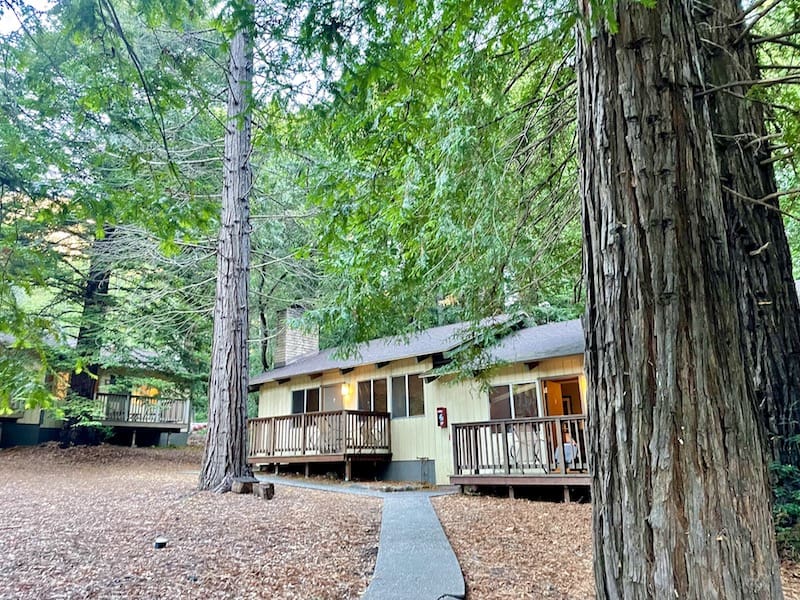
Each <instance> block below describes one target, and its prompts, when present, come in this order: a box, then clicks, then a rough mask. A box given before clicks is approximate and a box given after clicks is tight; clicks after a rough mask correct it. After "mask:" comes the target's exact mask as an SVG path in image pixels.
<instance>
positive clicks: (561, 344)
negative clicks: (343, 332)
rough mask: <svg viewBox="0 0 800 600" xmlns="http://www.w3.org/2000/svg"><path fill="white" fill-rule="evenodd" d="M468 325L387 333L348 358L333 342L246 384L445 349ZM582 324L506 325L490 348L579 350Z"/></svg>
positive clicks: (503, 357)
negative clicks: (339, 355)
mask: <svg viewBox="0 0 800 600" xmlns="http://www.w3.org/2000/svg"><path fill="white" fill-rule="evenodd" d="M470 331H472V327H471V325H470V323H456V324H455V325H444V326H442V327H433V328H431V329H426V330H424V331H420V332H419V333H415V334H412V335H409V336H407V337H406V336H392V337H385V338H380V339H377V340H372V341H369V342H365V343H363V344H359V345H358V346H357V347H356V349H355V353H354V354H353V356H352V357H351V358H346V359H336V358H334V356H335V354H336V350H337V349H336V348H330V349H328V350H321V351H320V352H315V353H314V354H309V355H306V356H303V357H301V358H299V359H297V360H296V361H294V362H292V363H290V364H288V365H286V366H284V367H279V368H277V369H272V370H271V371H267V372H265V373H262V374H261V375H258V376H257V377H254V378H252V379H251V380H250V386H251V388H255V387H257V386H259V385H261V384H262V383H267V382H269V381H278V380H285V379H289V378H291V377H296V376H299V375H311V374H315V373H323V372H325V371H331V370H334V369H352V368H354V367H360V366H363V365H369V364H376V363H387V362H391V361H394V360H402V359H406V358H414V357H423V356H429V355H432V354H438V353H445V352H448V351H451V350H454V349H455V348H458V347H459V346H461V345H462V344H464V343H465V341H467V340H465V337H468V336H469V333H470ZM582 352H583V329H582V328H581V324H580V321H579V320H577V319H576V320H574V321H566V322H562V323H549V324H547V325H541V326H538V327H527V328H524V329H518V330H517V331H512V332H511V333H510V334H509V335H507V336H506V337H505V338H504V339H503V340H501V341H500V343H499V344H498V345H497V346H495V347H494V348H492V350H491V352H490V354H491V356H492V358H493V362H496V363H501V362H525V361H534V360H542V359H544V358H556V357H559V356H569V355H572V354H581V353H582Z"/></svg>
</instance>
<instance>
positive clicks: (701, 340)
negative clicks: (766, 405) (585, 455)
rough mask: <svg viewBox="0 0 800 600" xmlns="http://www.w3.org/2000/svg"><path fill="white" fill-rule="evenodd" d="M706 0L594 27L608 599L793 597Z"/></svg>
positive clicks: (589, 79)
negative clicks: (699, 5) (746, 310)
mask: <svg viewBox="0 0 800 600" xmlns="http://www.w3.org/2000/svg"><path fill="white" fill-rule="evenodd" d="M691 5H692V3H691V2H688V1H687V0H678V1H674V2H659V3H657V6H656V8H655V9H653V10H650V9H647V8H645V7H644V6H642V4H640V3H637V2H629V1H622V2H619V4H618V5H617V7H616V15H617V20H618V23H619V29H618V32H617V33H616V34H612V33H611V32H610V31H609V29H608V27H607V26H605V25H604V24H597V25H594V26H593V28H591V29H590V28H589V27H588V26H586V27H581V29H580V33H579V44H578V46H579V63H578V72H579V101H578V117H579V128H580V129H579V140H580V142H579V144H580V145H579V154H580V167H581V171H580V178H581V181H580V185H581V194H582V198H583V228H584V244H585V248H584V257H585V258H584V260H585V265H584V268H585V273H586V280H587V281H586V287H587V310H586V316H585V319H586V322H585V330H586V372H587V378H588V383H589V428H590V444H591V454H590V455H591V456H592V457H593V458H594V464H593V469H592V471H593V473H592V502H593V526H594V546H595V547H594V551H595V580H596V584H597V585H596V588H597V596H598V598H600V599H613V600H617V599H635V598H636V599H638V598H642V599H644V598H647V599H651V598H655V599H664V600H667V599H670V600H674V599H675V598H681V599H714V598H720V599H735V598H742V599H745V598H747V599H753V598H770V599H774V598H782V592H781V583H780V572H779V563H778V559H777V553H776V550H775V543H774V536H773V531H772V519H771V515H770V502H769V485H768V473H767V470H766V467H765V450H764V446H763V435H762V430H761V427H760V423H759V419H758V411H757V407H756V404H755V393H754V390H753V385H752V383H751V382H750V381H749V380H748V378H747V376H746V373H745V372H744V370H743V369H742V363H743V357H742V347H743V344H742V343H741V339H742V335H743V333H742V331H741V328H740V324H739V318H738V312H737V310H736V303H737V300H736V296H735V292H736V283H735V281H734V279H735V276H734V271H733V269H734V258H733V257H732V256H731V253H730V251H729V248H728V244H727V236H726V221H725V213H724V204H723V198H722V192H721V183H720V174H719V166H718V162H717V156H716V153H715V142H714V138H713V132H712V129H711V125H710V114H709V107H708V98H707V96H703V95H702V94H701V92H703V86H702V81H703V73H702V67H701V52H700V48H699V44H700V42H699V39H698V36H697V35H696V31H695V29H694V20H693V19H694V17H693V15H692V12H691ZM585 6H588V3H585ZM587 10H588V9H587ZM587 16H588V15H587Z"/></svg>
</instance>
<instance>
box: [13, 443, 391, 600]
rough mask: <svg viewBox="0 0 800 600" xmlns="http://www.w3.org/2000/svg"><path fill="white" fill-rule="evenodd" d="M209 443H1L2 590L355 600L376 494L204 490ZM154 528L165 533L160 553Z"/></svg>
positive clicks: (377, 508)
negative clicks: (203, 460)
mask: <svg viewBox="0 0 800 600" xmlns="http://www.w3.org/2000/svg"><path fill="white" fill-rule="evenodd" d="M201 453H202V450H201V449H197V448H188V449H180V450H171V449H131V448H120V447H112V446H100V447H97V448H71V449H67V450H60V449H58V448H56V447H54V446H52V445H48V446H42V447H37V448H15V449H10V450H3V451H0V506H2V507H3V519H2V520H0V548H2V549H3V554H4V557H3V560H2V561H0V598H3V599H5V598H15V599H16V598H70V599H72V598H75V599H78V598H104V599H105V598H145V597H147V598H162V597H174V598H234V597H235V598H286V599H292V598H298V599H300V598H302V599H304V600H308V599H341V598H358V597H359V596H360V594H361V593H363V591H364V590H365V589H366V587H367V584H368V583H369V579H370V577H371V575H372V571H373V569H374V566H375V557H376V554H377V548H378V537H379V533H380V519H381V501H380V500H378V499H375V498H369V497H360V496H351V495H344V494H335V493H329V492H318V491H314V490H304V489H297V488H289V487H284V486H280V487H278V488H277V489H276V494H275V498H274V499H273V500H271V501H269V502H265V501H263V500H259V499H257V498H256V497H254V496H250V495H236V494H224V495H214V494H211V493H209V492H197V491H196V490H195V487H196V484H197V473H196V472H197V469H198V467H199V462H200V457H201ZM157 536H164V537H166V538H167V539H168V540H169V541H168V544H167V547H166V548H164V549H161V550H157V549H154V547H153V542H154V541H155V538H156V537H157Z"/></svg>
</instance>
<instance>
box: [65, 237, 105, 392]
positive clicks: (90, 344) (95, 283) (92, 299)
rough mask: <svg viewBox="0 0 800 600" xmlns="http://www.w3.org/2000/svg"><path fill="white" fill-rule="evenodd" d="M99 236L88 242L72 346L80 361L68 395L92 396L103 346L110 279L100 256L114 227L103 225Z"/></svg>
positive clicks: (103, 259) (102, 256) (72, 377)
mask: <svg viewBox="0 0 800 600" xmlns="http://www.w3.org/2000/svg"><path fill="white" fill-rule="evenodd" d="M103 234H104V235H103V237H98V238H97V239H95V240H94V241H93V242H92V248H91V251H90V255H89V276H88V278H87V279H86V284H85V286H84V288H83V309H82V314H81V326H80V329H79V330H78V339H77V342H76V345H75V349H76V351H77V353H78V355H79V357H80V358H81V360H82V361H83V362H84V364H83V365H82V368H81V372H80V373H72V375H71V376H70V379H69V391H70V393H72V394H75V395H77V396H81V397H83V398H88V399H89V400H91V399H92V398H94V390H95V387H96V384H97V374H98V372H99V370H100V365H98V364H97V361H98V359H99V357H100V350H101V346H102V345H103V339H102V332H103V322H104V320H105V313H106V309H107V308H108V298H109V296H108V287H109V284H110V282H111V269H110V266H109V261H108V258H107V257H105V256H104V254H105V252H106V247H107V246H108V244H110V243H111V242H112V238H113V236H114V227H112V226H110V225H109V226H106V227H104V228H103Z"/></svg>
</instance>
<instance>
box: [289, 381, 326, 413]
mask: <svg viewBox="0 0 800 600" xmlns="http://www.w3.org/2000/svg"><path fill="white" fill-rule="evenodd" d="M311 391H315V392H317V410H312V411H309V410H308V392H311ZM297 392H303V410H302V411H300V412H295V410H294V408H295V405H294V395H295V394H296V393H297ZM321 401H322V388H321V387H320V386H317V387H307V388H297V389H294V390H292V394H291V403H292V404H291V414H293V415H304V414H309V413H315V412H320V411H321V409H322V405H321Z"/></svg>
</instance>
